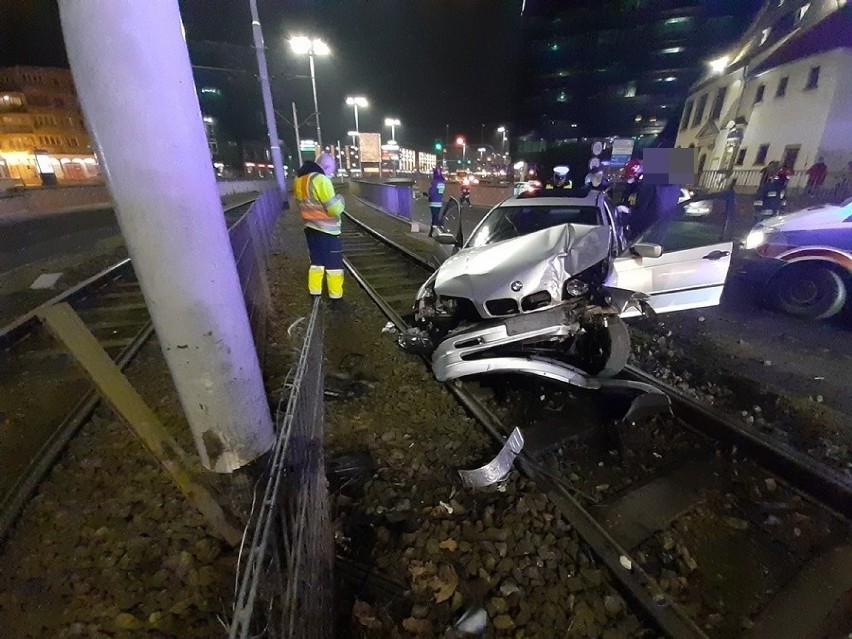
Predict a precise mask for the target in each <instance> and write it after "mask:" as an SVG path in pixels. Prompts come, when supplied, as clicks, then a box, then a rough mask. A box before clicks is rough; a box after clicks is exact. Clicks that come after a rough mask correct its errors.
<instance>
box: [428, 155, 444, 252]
mask: <svg viewBox="0 0 852 639" xmlns="http://www.w3.org/2000/svg"><path fill="white" fill-rule="evenodd" d="M446 186H447V183H446V181H445V180H444V174H443V173H442V172H441V167H439V166H436V167H435V169H434V170H433V171H432V182H431V183H430V184H429V192H428V194H427V195H428V197H429V213H430V214H431V215H432V228H430V229H429V237H432V234H433V233H435V228H436V227H438V226H441V208H442V207H443V206H444V189H445V188H446Z"/></svg>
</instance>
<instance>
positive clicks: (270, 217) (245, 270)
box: [230, 188, 282, 363]
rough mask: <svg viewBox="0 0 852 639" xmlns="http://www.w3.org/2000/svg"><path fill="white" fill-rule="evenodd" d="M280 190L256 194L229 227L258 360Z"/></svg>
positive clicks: (263, 342)
mask: <svg viewBox="0 0 852 639" xmlns="http://www.w3.org/2000/svg"><path fill="white" fill-rule="evenodd" d="M281 207H282V200H281V193H280V192H279V191H278V189H277V188H273V189H269V190H268V191H265V192H264V193H262V194H261V195H260V197H258V198H257V199H256V200H255V201H254V203H253V204H252V205H251V207H249V210H248V211H246V212H245V213H244V214H243V215H242V217H240V218H239V219H238V220H237V221H236V222H234V224H233V225H232V226H231V230H230V237H231V248H232V249H233V251H234V260H235V261H236V264H237V274H238V275H239V278H240V286H241V288H242V291H243V300H245V304H246V311H247V312H248V317H249V323H250V324H251V333H252V336H253V337H254V345H255V348H256V349H257V355H258V358H259V359H260V361H261V363H263V359H264V350H265V345H266V325H267V319H268V317H269V312H270V307H271V303H272V302H271V300H270V298H269V283H268V281H267V278H266V270H267V267H268V266H269V250H270V248H271V245H272V229H273V228H274V226H275V222H276V221H277V220H278V216H279V215H280V214H281Z"/></svg>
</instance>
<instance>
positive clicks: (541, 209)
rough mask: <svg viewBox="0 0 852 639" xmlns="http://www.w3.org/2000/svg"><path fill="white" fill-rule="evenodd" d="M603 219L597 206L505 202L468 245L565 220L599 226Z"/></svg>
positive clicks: (563, 222) (502, 237)
mask: <svg viewBox="0 0 852 639" xmlns="http://www.w3.org/2000/svg"><path fill="white" fill-rule="evenodd" d="M601 223H602V221H601V213H600V210H599V209H598V208H597V207H596V206H504V207H500V208H498V209H495V210H494V211H493V212H492V213H491V215H489V216H488V217H487V218H486V219H485V220H484V221H483V223H482V225H481V226H480V227H479V228H478V229H477V230H476V232H475V233H474V234H473V236H472V237H471V238H470V243H469V244H468V246H470V247H477V246H485V245H486V244H494V243H495V242H502V241H504V240H511V239H513V238H516V237H520V236H522V235H527V234H529V233H535V232H536V231H541V230H543V229H546V228H550V227H552V226H560V225H562V224H584V225H587V226H598V225H600V224H601Z"/></svg>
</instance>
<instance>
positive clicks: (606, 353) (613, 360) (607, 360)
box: [577, 315, 630, 377]
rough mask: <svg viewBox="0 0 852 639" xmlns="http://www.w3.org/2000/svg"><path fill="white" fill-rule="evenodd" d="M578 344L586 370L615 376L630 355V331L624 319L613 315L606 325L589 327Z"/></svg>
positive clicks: (593, 373) (601, 374) (601, 375)
mask: <svg viewBox="0 0 852 639" xmlns="http://www.w3.org/2000/svg"><path fill="white" fill-rule="evenodd" d="M577 346H578V351H579V354H580V357H581V359H582V361H583V369H584V370H585V371H586V372H588V373H591V374H592V375H595V376H597V377H613V376H614V375H617V374H618V373H620V372H621V369H623V368H624V366H625V364H627V359H628V358H629V357H630V331H628V330H627V324H625V323H624V320H622V319H621V318H620V317H618V316H617V315H613V316H611V317H608V318H607V323H606V326H604V325H603V324H595V325H594V326H593V327H588V328H587V329H586V332H585V334H584V335H583V336H582V337H581V338H580V340H579V343H578V345H577Z"/></svg>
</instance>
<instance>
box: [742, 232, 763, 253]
mask: <svg viewBox="0 0 852 639" xmlns="http://www.w3.org/2000/svg"><path fill="white" fill-rule="evenodd" d="M764 242H766V232H765V231H763V230H762V229H752V230H751V231H750V232H749V234H748V236H747V237H746V241H745V248H746V249H747V250H749V249H756V248H757V247H758V246H761V245H762V244H763V243H764Z"/></svg>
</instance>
